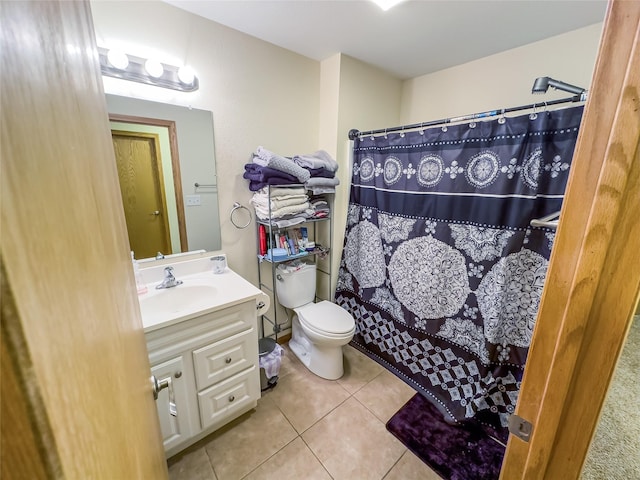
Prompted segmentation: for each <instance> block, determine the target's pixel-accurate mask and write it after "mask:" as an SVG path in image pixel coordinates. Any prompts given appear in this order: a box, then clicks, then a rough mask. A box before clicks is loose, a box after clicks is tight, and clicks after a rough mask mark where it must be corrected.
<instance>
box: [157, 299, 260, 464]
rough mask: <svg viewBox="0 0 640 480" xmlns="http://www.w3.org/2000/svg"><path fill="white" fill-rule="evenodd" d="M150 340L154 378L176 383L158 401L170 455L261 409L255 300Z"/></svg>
mask: <svg viewBox="0 0 640 480" xmlns="http://www.w3.org/2000/svg"><path fill="white" fill-rule="evenodd" d="M145 336H146V339H147V348H148V351H149V360H150V362H151V371H152V374H153V375H155V376H156V378H157V379H158V381H161V380H163V379H166V378H170V379H171V381H170V382H169V387H168V388H165V389H163V390H161V391H160V393H159V396H158V400H157V403H156V407H157V409H158V416H159V418H160V425H161V429H162V436H163V442H164V448H165V453H166V456H167V457H170V456H172V455H173V454H175V453H177V452H179V451H180V450H182V449H184V448H186V447H187V446H189V445H191V444H192V443H195V442H196V441H198V440H200V439H201V438H203V437H205V436H206V435H208V434H210V433H212V432H213V431H215V430H216V429H218V428H220V427H221V426H223V425H224V424H226V423H228V422H230V421H231V420H233V419H234V418H236V417H238V416H240V415H242V414H243V413H245V412H247V411H248V410H250V409H252V408H254V407H255V406H256V404H257V400H258V399H259V398H260V377H259V367H258V334H257V318H256V301H255V297H251V298H249V299H248V300H247V301H244V302H241V303H238V304H236V305H232V306H228V307H224V308H220V309H218V310H216V311H213V312H210V313H205V314H203V315H198V316H193V317H192V318H188V319H185V320H182V321H180V322H177V323H172V324H170V325H168V326H166V327H162V326H160V327H156V328H154V329H153V330H151V331H147V332H146V333H145Z"/></svg>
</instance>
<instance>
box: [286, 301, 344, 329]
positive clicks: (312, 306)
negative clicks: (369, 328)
mask: <svg viewBox="0 0 640 480" xmlns="http://www.w3.org/2000/svg"><path fill="white" fill-rule="evenodd" d="M294 310H295V312H296V313H297V314H298V320H299V321H300V324H301V325H304V327H305V328H308V329H309V330H310V331H312V332H314V333H317V334H319V335H322V336H326V337H334V338H337V337H344V336H346V335H351V334H353V332H354V330H355V327H356V324H355V321H354V320H353V317H352V316H351V315H349V313H348V312H347V311H346V310H344V309H343V308H342V307H339V306H338V305H336V304H335V303H332V302H329V301H327V300H323V301H321V302H318V303H308V304H306V305H303V306H302V307H298V308H296V309H294Z"/></svg>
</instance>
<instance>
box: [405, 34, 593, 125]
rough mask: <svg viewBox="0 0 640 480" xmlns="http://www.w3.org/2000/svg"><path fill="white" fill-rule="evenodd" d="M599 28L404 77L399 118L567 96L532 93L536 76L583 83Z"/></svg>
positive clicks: (417, 118) (408, 120) (423, 118)
mask: <svg viewBox="0 0 640 480" xmlns="http://www.w3.org/2000/svg"><path fill="white" fill-rule="evenodd" d="M601 30H602V24H601V23H598V24H595V25H591V26H589V27H585V28H581V29H578V30H574V31H572V32H568V33H566V34H563V35H558V36H555V37H550V38H548V39H545V40H541V41H539V42H535V43H531V44H529V45H525V46H523V47H519V48H514V49H512V50H507V51H505V52H502V53H498V54H495V55H491V56H489V57H485V58H481V59H479V60H476V61H473V62H469V63H465V64H463V65H459V66H456V67H452V68H447V69H446V70H441V71H439V72H435V73H432V74H429V75H423V76H421V77H416V78H413V79H410V80H406V81H405V82H404V86H403V92H402V110H401V121H402V123H404V124H411V123H419V122H422V121H428V120H437V119H440V118H448V117H455V116H460V115H465V114H470V113H476V112H482V111H486V110H493V109H499V108H506V107H513V106H517V105H526V104H530V103H534V102H537V101H541V102H542V101H544V100H545V99H546V100H549V99H555V98H564V97H568V96H570V94H568V93H566V92H557V91H552V90H551V89H550V90H549V92H550V93H547V94H546V95H532V94H531V87H532V85H533V81H534V80H535V79H536V78H537V77H551V78H555V79H556V80H561V81H563V82H566V83H571V84H573V85H578V86H580V87H583V88H588V87H589V85H590V84H591V75H592V72H593V67H594V63H595V59H596V53H597V51H598V45H599V43H600V33H601Z"/></svg>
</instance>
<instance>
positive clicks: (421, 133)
mask: <svg viewBox="0 0 640 480" xmlns="http://www.w3.org/2000/svg"><path fill="white" fill-rule="evenodd" d="M422 124H423V122H420V130H418V131H419V132H420V135H424V127H423V126H422Z"/></svg>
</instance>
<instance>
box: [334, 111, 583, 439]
mask: <svg viewBox="0 0 640 480" xmlns="http://www.w3.org/2000/svg"><path fill="white" fill-rule="evenodd" d="M582 110H583V107H573V108H567V109H563V110H556V111H553V112H542V113H539V114H537V115H536V114H531V115H522V116H518V117H513V118H507V119H504V118H499V119H496V120H492V121H487V122H481V123H476V124H474V123H471V124H464V125H456V126H449V127H448V128H447V127H436V128H430V129H425V130H423V131H413V132H408V133H397V134H388V135H384V136H377V137H364V138H359V139H356V140H355V142H354V163H353V176H352V185H351V193H350V200H349V211H348V218H347V230H346V234H345V243H344V250H343V255H342V260H341V264H340V271H339V277H338V283H337V289H336V303H337V304H338V305H340V306H342V307H343V308H345V309H346V310H347V311H348V312H349V313H351V314H352V315H353V317H354V318H355V320H356V333H355V336H354V339H353V341H352V345H353V346H355V347H356V348H358V349H359V350H361V351H362V352H364V353H365V354H367V355H368V356H370V357H371V358H373V359H374V360H376V361H377V362H379V363H380V364H382V365H383V366H385V367H386V368H387V369H389V370H390V371H391V372H393V373H394V374H396V375H397V376H398V377H400V378H402V379H403V380H405V381H406V382H407V383H409V384H410V385H412V386H413V387H414V388H415V389H416V390H417V391H419V392H420V393H422V394H423V395H424V396H426V397H427V398H428V399H430V400H431V401H432V402H433V403H434V404H435V405H436V406H437V407H438V408H439V409H440V411H441V412H442V413H443V415H444V416H445V418H446V419H447V420H448V421H449V422H451V423H463V422H476V423H480V424H483V425H485V426H488V427H490V432H491V433H492V434H494V435H496V436H497V437H498V438H501V439H506V438H507V435H508V433H507V429H506V427H507V422H508V417H509V415H510V414H511V413H512V412H513V411H514V408H515V405H516V400H517V397H518V391H519V388H520V382H521V379H522V373H523V370H524V364H525V360H526V358H527V351H528V347H529V344H530V342H531V336H532V331H533V327H534V323H535V319H536V314H537V310H538V304H539V303H540V298H541V294H542V287H543V284H544V280H545V274H546V271H547V266H548V263H549V255H550V253H551V247H552V244H553V240H554V230H552V229H547V228H532V227H530V225H529V223H530V221H531V220H532V219H534V218H540V217H543V216H545V215H549V214H551V213H553V212H556V211H559V210H560V206H561V204H562V198H563V195H564V191H565V187H566V183H567V177H568V173H569V167H570V164H571V157H572V155H573V150H574V147H575V143H576V139H577V134H578V128H579V125H580V120H581V118H582Z"/></svg>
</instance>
